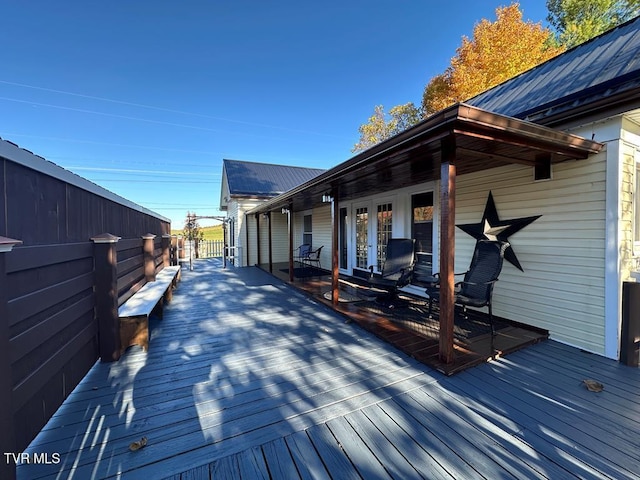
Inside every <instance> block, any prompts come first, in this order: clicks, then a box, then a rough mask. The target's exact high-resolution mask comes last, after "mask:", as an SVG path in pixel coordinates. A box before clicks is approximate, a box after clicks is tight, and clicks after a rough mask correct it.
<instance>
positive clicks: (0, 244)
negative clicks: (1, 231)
mask: <svg viewBox="0 0 640 480" xmlns="http://www.w3.org/2000/svg"><path fill="white" fill-rule="evenodd" d="M21 243H22V240H16V239H15V238H8V237H0V253H4V252H10V251H11V250H12V249H13V247H15V246H16V245H20V244H21Z"/></svg>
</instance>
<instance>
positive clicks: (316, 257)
mask: <svg viewBox="0 0 640 480" xmlns="http://www.w3.org/2000/svg"><path fill="white" fill-rule="evenodd" d="M323 248H324V245H322V246H320V247H318V248H317V249H316V250H311V251H310V252H309V254H308V255H307V257H306V258H305V259H304V260H303V263H304V264H305V265H309V266H310V267H316V268H318V269H322V264H321V263H320V254H321V253H322V249H323Z"/></svg>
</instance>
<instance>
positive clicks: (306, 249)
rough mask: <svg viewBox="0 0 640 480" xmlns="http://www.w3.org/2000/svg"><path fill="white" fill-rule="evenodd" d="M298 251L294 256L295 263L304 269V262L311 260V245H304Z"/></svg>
mask: <svg viewBox="0 0 640 480" xmlns="http://www.w3.org/2000/svg"><path fill="white" fill-rule="evenodd" d="M296 250H297V253H296V254H295V255H294V256H293V261H294V262H298V263H299V264H300V266H302V267H304V262H305V260H306V259H307V258H309V253H310V252H311V245H310V244H308V243H303V244H302V245H300V246H299V247H298V248H297V249H296Z"/></svg>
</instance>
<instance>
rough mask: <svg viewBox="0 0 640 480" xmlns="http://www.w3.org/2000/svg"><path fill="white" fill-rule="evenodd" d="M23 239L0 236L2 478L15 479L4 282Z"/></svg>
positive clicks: (11, 390) (7, 314)
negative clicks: (10, 255)
mask: <svg viewBox="0 0 640 480" xmlns="http://www.w3.org/2000/svg"><path fill="white" fill-rule="evenodd" d="M20 243H22V242H21V241H20V240H14V239H12V238H6V237H0V285H3V287H2V288H0V432H2V434H0V452H2V454H3V458H2V460H0V477H2V478H7V479H9V480H14V479H15V478H16V464H15V463H14V462H13V461H10V460H9V459H7V458H4V457H5V455H6V454H8V453H18V449H17V446H16V436H15V430H14V428H15V427H14V424H13V379H12V377H11V347H10V343H9V341H10V338H11V336H10V333H9V298H8V294H7V289H6V288H5V287H4V285H7V284H8V279H7V271H6V257H7V255H8V253H9V252H10V251H11V250H12V249H13V247H14V246H16V245H18V244H20Z"/></svg>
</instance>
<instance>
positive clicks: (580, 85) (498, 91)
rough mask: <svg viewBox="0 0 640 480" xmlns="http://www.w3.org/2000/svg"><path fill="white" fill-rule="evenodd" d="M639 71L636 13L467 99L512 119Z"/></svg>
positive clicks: (604, 90) (602, 92)
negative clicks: (629, 19)
mask: <svg viewBox="0 0 640 480" xmlns="http://www.w3.org/2000/svg"><path fill="white" fill-rule="evenodd" d="M633 75H637V76H640V17H637V18H636V19H634V20H631V21H629V22H627V23H625V24H623V25H620V26H618V27H617V28H615V29H613V30H610V31H609V32H607V33H604V34H602V35H600V36H598V37H596V38H594V39H592V40H590V41H589V42H586V43H583V44H582V45H578V46H577V47H575V48H573V49H571V50H568V51H567V52H565V53H563V54H561V55H558V56H557V57H555V58H552V59H551V60H548V61H547V62H545V63H543V64H541V65H538V66H537V67H535V68H533V69H531V70H528V71H526V72H524V73H522V74H520V75H518V76H517V77H514V78H512V79H511V80H508V81H506V82H504V83H502V84H500V85H498V86H496V87H494V88H492V89H490V90H487V91H486V92H483V93H481V94H479V95H477V96H476V97H474V98H472V99H470V100H468V101H467V102H465V103H468V104H470V105H474V106H476V107H479V108H483V109H485V110H489V111H491V112H494V113H499V114H502V115H508V116H511V117H516V118H527V117H528V116H529V115H531V114H532V113H533V112H537V111H540V110H544V109H547V108H549V106H550V105H553V104H557V103H560V102H562V101H563V100H564V99H567V97H576V99H575V100H576V101H579V98H577V97H579V95H580V94H581V92H584V93H585V94H586V95H588V96H589V98H590V99H591V100H593V99H594V92H595V91H596V90H597V89H598V88H601V90H600V91H598V94H599V96H600V98H603V97H605V96H606V95H607V94H608V93H607V91H608V89H609V87H610V86H611V83H612V82H613V83H615V82H616V81H618V80H620V81H622V79H623V78H627V79H628V77H629V76H633Z"/></svg>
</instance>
